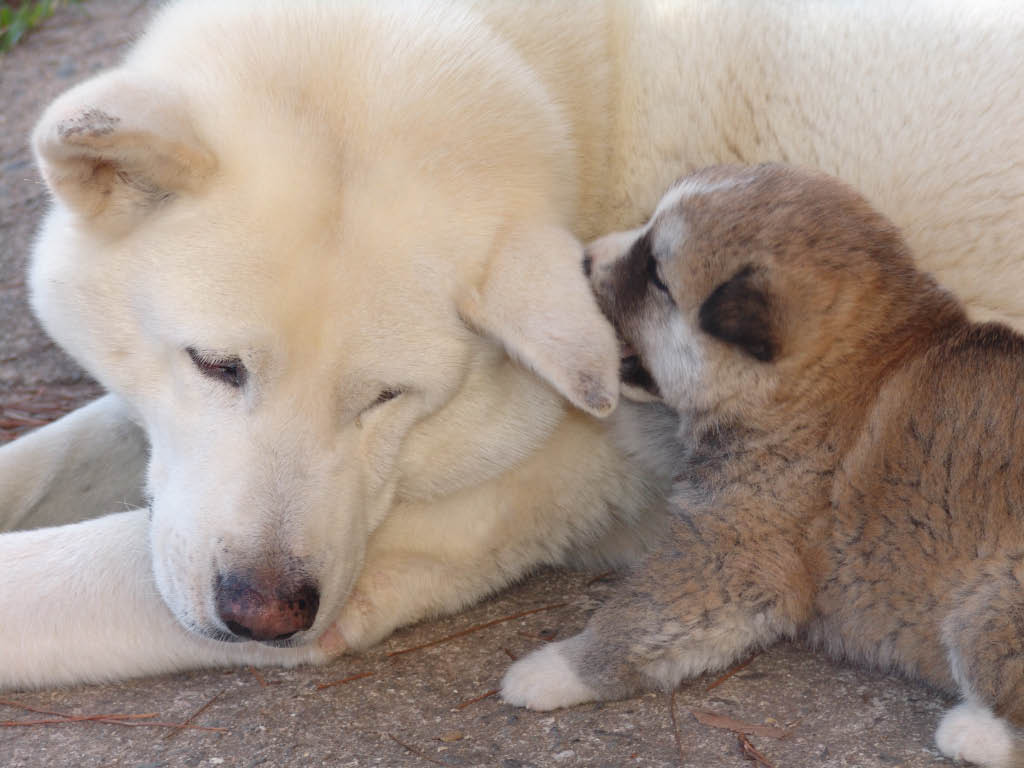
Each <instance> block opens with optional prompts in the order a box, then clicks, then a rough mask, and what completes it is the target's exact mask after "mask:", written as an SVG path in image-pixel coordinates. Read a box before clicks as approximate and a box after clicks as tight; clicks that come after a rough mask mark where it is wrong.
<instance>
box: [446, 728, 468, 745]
mask: <svg viewBox="0 0 1024 768" xmlns="http://www.w3.org/2000/svg"><path fill="white" fill-rule="evenodd" d="M465 737H466V735H465V734H464V733H463V732H462V731H445V732H444V733H442V734H441V741H443V742H445V743H451V742H453V741H462V740H463V739H464V738H465Z"/></svg>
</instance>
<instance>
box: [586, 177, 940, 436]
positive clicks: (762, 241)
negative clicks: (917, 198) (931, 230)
mask: <svg viewBox="0 0 1024 768" xmlns="http://www.w3.org/2000/svg"><path fill="white" fill-rule="evenodd" d="M585 266H586V269H587V270H588V271H589V274H590V279H591V283H592V286H593V288H594V291H595V293H596V295H597V298H598V303H599V304H600V306H601V309H602V310H603V311H604V313H605V314H606V315H607V316H608V317H609V319H611V321H612V322H613V323H614V325H615V326H616V328H617V329H618V331H619V334H620V336H621V337H622V339H623V341H624V342H625V343H626V344H627V345H628V346H630V347H632V349H631V350H630V351H631V352H635V353H636V355H637V358H638V360H639V361H640V362H639V364H624V366H623V380H624V383H625V384H627V385H629V384H632V385H634V387H635V386H636V385H640V386H641V387H646V388H647V389H648V390H650V391H660V395H661V396H662V397H663V398H664V400H665V401H666V402H667V403H668V404H669V405H671V406H672V407H674V408H676V409H677V410H680V411H686V412H691V413H694V414H697V415H704V416H707V417H710V418H728V417H739V418H744V419H747V418H751V417H752V416H753V415H754V414H757V413H759V412H760V411H761V410H763V408H764V407H765V406H767V405H769V404H774V405H778V404H779V403H780V402H782V401H786V400H788V399H793V398H796V397H801V398H806V397H808V396H811V397H813V396H814V395H815V393H817V394H818V395H819V396H820V395H825V394H829V393H833V394H834V392H835V387H836V386H844V385H845V384H846V383H854V384H855V383H856V379H857V377H858V369H859V368H861V367H862V366H863V364H864V359H865V357H867V356H869V355H870V354H871V353H870V351H869V350H870V349H871V348H873V347H875V346H877V341H878V340H880V339H882V338H885V337H887V335H888V333H889V331H890V330H891V328H892V326H893V324H896V323H899V324H901V325H905V324H906V318H907V317H909V316H910V315H911V314H913V312H914V307H919V306H920V305H921V304H922V302H924V301H928V300H933V299H934V298H935V293H936V291H935V288H934V286H933V285H932V284H931V283H930V281H929V280H928V279H927V278H925V277H924V276H923V275H921V274H920V273H917V272H916V271H915V269H914V267H913V264H912V261H911V258H910V256H909V253H908V250H907V248H906V246H905V245H904V243H903V241H902V240H901V238H900V236H899V234H898V232H897V231H896V229H895V228H894V227H893V225H891V224H890V223H889V222H888V221H887V220H886V219H884V218H883V217H882V216H880V215H879V214H877V213H875V212H874V211H873V210H872V209H871V207H870V206H869V205H868V204H867V202H865V201H864V200H863V199H862V198H861V197H860V196H859V195H857V194H856V193H855V192H853V191H852V190H851V189H849V188H848V187H846V186H845V185H843V184H842V183H840V182H839V181H837V180H835V179H832V178H830V177H827V176H824V175H821V174H816V173H810V172H806V171H800V170H796V169H792V168H787V167H785V166H779V165H762V166H757V167H747V168H740V167H728V166H716V167H712V168H708V169H705V170H703V171H700V172H698V173H695V174H693V175H691V176H687V177H685V178H683V179H681V180H680V181H679V182H677V183H676V185H675V186H674V187H673V188H672V189H670V190H669V191H668V192H667V193H666V195H665V196H664V198H663V199H662V200H661V202H660V203H659V205H658V208H657V210H656V211H655V213H654V215H653V217H652V218H651V220H650V221H649V222H648V223H647V224H646V225H645V226H643V227H641V228H639V229H636V230H632V231H629V232H620V233H616V234H612V235H609V236H607V237H604V238H601V239H600V240H597V241H595V242H594V243H592V244H591V245H590V246H589V248H588V249H587V257H586V260H585ZM926 285H927V286H929V287H928V288H925V286H926ZM908 313H909V314H908ZM648 376H649V378H648V379H647V380H645V378H646V377H648ZM624 392H625V393H626V394H629V392H630V389H629V388H624Z"/></svg>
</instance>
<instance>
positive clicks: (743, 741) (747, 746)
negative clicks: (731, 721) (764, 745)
mask: <svg viewBox="0 0 1024 768" xmlns="http://www.w3.org/2000/svg"><path fill="white" fill-rule="evenodd" d="M736 738H737V739H738V740H739V742H740V749H741V750H743V756H744V757H745V758H747V759H748V760H753V761H754V762H755V763H760V764H761V765H763V766H764V768H775V766H774V765H772V764H771V762H770V761H769V760H768V758H767V757H765V756H764V755H763V754H762V753H761V752H759V751H758V750H757V748H756V747H755V746H754V745H753V744H751V743H750V739H748V738H747V737H746V736H744V735H743V734H742V733H737V734H736Z"/></svg>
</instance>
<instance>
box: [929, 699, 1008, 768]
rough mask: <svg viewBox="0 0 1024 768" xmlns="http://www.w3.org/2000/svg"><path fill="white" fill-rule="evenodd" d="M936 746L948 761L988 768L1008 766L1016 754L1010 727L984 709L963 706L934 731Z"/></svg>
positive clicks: (958, 707) (957, 708)
mask: <svg viewBox="0 0 1024 768" xmlns="http://www.w3.org/2000/svg"><path fill="white" fill-rule="evenodd" d="M935 745H936V746H937V747H938V748H939V751H940V752H941V753H942V754H944V755H945V756H946V757H949V758H951V759H953V760H964V761H966V762H969V763H976V764H978V765H983V766H986V768H1004V766H1009V765H1010V761H1011V759H1012V758H1013V752H1014V736H1013V732H1012V731H1011V730H1010V727H1009V726H1008V725H1007V724H1006V723H1005V722H1004V721H1002V720H1000V719H999V718H998V717H996V716H995V715H993V714H992V713H991V712H990V711H989V710H988V709H986V708H985V707H981V706H978V705H977V704H970V703H964V704H961V705H959V706H957V707H953V709H951V710H949V712H947V713H946V715H945V717H943V718H942V722H940V723H939V727H938V730H936V731H935Z"/></svg>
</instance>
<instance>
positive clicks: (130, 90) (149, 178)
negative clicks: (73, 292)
mask: <svg viewBox="0 0 1024 768" xmlns="http://www.w3.org/2000/svg"><path fill="white" fill-rule="evenodd" d="M188 114H189V113H188V111H187V110H186V108H185V107H184V105H183V104H181V102H180V100H179V99H178V98H177V97H176V95H175V94H174V93H173V92H172V91H171V90H169V88H167V87H161V86H159V85H157V84H151V83H146V82H141V81H139V80H138V79H137V78H136V77H133V76H132V75H130V74H125V73H123V72H116V71H115V72H109V73H107V74H103V75H100V76H98V77H96V78H93V79H92V80H88V81H86V82H84V83H82V84H81V85H79V86H76V87H75V88H72V89H71V90H70V91H68V92H67V93H65V94H64V95H63V96H61V97H60V98H58V99H57V100H56V101H55V102H54V103H53V104H51V105H50V107H49V108H48V109H47V110H46V112H44V113H43V116H42V118H40V120H39V123H38V124H37V125H36V128H35V132H34V133H33V135H32V145H33V148H34V150H35V154H36V160H37V162H38V163H39V167H40V170H41V171H42V174H43V178H44V179H45V180H46V183H47V184H48V185H49V186H50V189H51V190H52V191H53V193H54V194H55V195H56V196H57V197H58V198H59V199H60V200H61V201H62V202H63V203H64V204H65V205H66V206H67V207H68V208H70V209H71V210H72V211H74V212H75V213H77V214H78V215H79V216H81V217H83V218H84V219H87V220H89V221H90V223H92V224H94V225H96V226H99V227H102V228H104V229H108V230H114V231H119V230H126V229H128V228H130V227H131V226H132V225H133V224H134V223H135V222H136V221H137V219H138V218H140V217H141V216H143V215H144V214H145V213H146V212H147V211H148V210H150V209H151V208H152V207H153V206H155V205H158V204H159V203H160V202H161V201H163V200H165V199H167V198H168V197H170V196H172V195H174V194H176V193H178V192H184V191H190V190H195V189H197V188H198V187H199V186H200V184H201V183H202V182H203V180H204V179H205V178H206V177H207V176H208V175H209V174H210V173H211V172H212V170H213V169H214V166H215V159H214V157H213V155H212V154H211V153H210V152H209V151H208V150H206V149H205V148H204V147H203V146H202V145H201V143H200V142H199V140H198V138H197V137H196V135H195V132H194V131H193V129H192V126H191V125H190V123H189V119H188Z"/></svg>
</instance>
